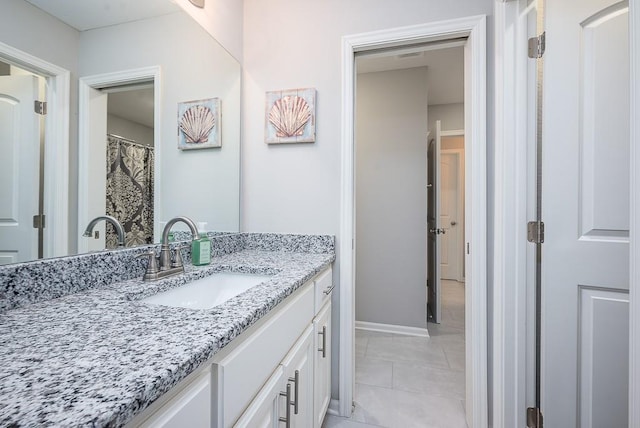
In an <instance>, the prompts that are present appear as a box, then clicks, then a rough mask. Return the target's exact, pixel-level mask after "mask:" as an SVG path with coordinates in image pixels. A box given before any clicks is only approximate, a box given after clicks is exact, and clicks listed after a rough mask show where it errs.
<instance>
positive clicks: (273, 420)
mask: <svg viewBox="0 0 640 428" xmlns="http://www.w3.org/2000/svg"><path fill="white" fill-rule="evenodd" d="M285 385H286V382H285V377H284V370H283V369H282V366H278V368H276V370H275V371H274V372H273V375H271V377H270V378H269V380H268V381H267V383H266V384H265V385H264V387H262V389H261V390H260V392H259V393H258V395H257V396H256V398H254V400H253V401H252V402H251V404H250V405H249V407H247V410H245V412H244V413H243V414H242V416H240V419H238V422H236V424H235V425H234V428H236V427H237V428H245V427H247V428H278V427H279V424H280V416H281V413H282V416H284V415H285V413H284V412H283V410H284V409H285V402H286V397H285V396H282V394H281V393H284V392H285V390H286V386H285ZM281 402H282V404H281Z"/></svg>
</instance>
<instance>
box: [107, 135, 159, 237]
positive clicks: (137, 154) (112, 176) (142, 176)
mask: <svg viewBox="0 0 640 428" xmlns="http://www.w3.org/2000/svg"><path fill="white" fill-rule="evenodd" d="M153 164H154V153H153V147H148V146H143V145H141V144H138V143H136V142H133V141H130V140H127V139H124V138H120V137H116V136H113V135H108V136H107V209H106V213H107V215H110V216H113V217H115V218H117V219H118V221H119V222H120V223H121V224H122V226H123V227H124V231H125V245H126V246H127V247H134V246H138V245H144V244H151V243H153V174H154V171H153ZM117 245H118V236H117V234H116V231H115V229H114V228H113V226H111V225H110V224H108V225H107V228H106V247H107V248H116V247H117Z"/></svg>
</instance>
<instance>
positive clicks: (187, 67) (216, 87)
mask: <svg viewBox="0 0 640 428" xmlns="http://www.w3.org/2000/svg"><path fill="white" fill-rule="evenodd" d="M155 65H160V66H161V78H160V79H161V92H162V94H161V99H160V101H159V102H160V103H161V118H160V120H161V126H160V129H159V130H156V132H159V133H160V138H161V141H160V145H159V147H156V155H157V156H159V157H160V159H161V164H160V168H159V170H157V171H156V174H157V176H158V177H159V180H160V181H159V183H160V185H159V186H158V187H157V189H158V190H159V191H160V194H161V198H162V200H161V203H160V207H159V211H158V216H159V217H158V218H159V219H160V220H168V219H170V218H172V217H175V216H177V215H186V216H188V217H191V218H192V219H193V220H194V221H205V222H207V223H208V228H209V229H210V230H217V231H237V230H238V227H239V196H238V192H239V187H240V184H239V179H240V177H239V164H240V160H239V155H240V153H239V152H240V150H239V144H240V124H239V118H240V66H239V64H238V62H237V61H235V60H234V59H233V58H232V57H231V56H230V55H229V54H228V52H226V51H225V50H224V49H223V48H222V47H221V46H220V45H219V44H217V43H215V42H214V40H213V39H212V38H211V37H210V35H209V34H207V33H206V32H205V31H204V30H203V29H202V28H201V27H199V26H198V25H194V23H193V20H192V19H191V18H190V17H189V16H188V15H187V14H185V13H182V12H178V13H175V14H170V15H164V16H161V17H159V18H154V19H149V20H144V21H137V22H135V23H130V24H122V25H117V26H112V27H106V28H102V29H96V30H90V31H86V32H83V33H82V37H81V43H80V66H79V70H80V71H79V73H80V75H81V76H90V75H94V74H102V73H107V72H115V71H123V70H129V69H135V68H141V67H149V66H155ZM213 97H218V98H220V99H221V103H222V124H221V132H222V148H215V149H206V150H185V151H181V150H178V148H177V141H178V137H177V135H178V128H177V118H178V103H179V102H183V101H190V100H199V99H206V98H213Z"/></svg>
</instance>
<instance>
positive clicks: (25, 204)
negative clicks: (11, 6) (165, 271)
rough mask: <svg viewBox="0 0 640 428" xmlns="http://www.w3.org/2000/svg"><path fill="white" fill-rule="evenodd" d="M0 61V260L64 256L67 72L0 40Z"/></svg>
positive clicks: (66, 230)
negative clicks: (0, 160) (1, 160)
mask: <svg viewBox="0 0 640 428" xmlns="http://www.w3.org/2000/svg"><path fill="white" fill-rule="evenodd" d="M0 61H1V62H0V79H1V80H2V82H3V83H2V85H3V88H2V90H0V92H1V93H2V95H0V98H1V101H0V104H1V107H0V109H1V110H2V112H1V113H0V116H1V117H2V119H0V120H1V121H2V122H3V123H2V126H1V127H0V128H2V131H0V140H2V141H1V142H0V145H1V146H2V152H3V154H4V155H6V156H7V158H8V159H11V162H9V163H8V164H7V165H5V168H3V171H4V172H3V174H5V175H4V176H3V177H2V179H1V180H0V181H1V183H2V184H0V200H1V202H2V203H0V207H2V208H1V209H2V211H3V212H2V213H0V218H2V219H3V220H2V221H0V235H1V237H0V264H8V263H15V262H23V261H31V260H34V259H38V258H43V257H54V256H60V255H66V254H67V252H68V216H67V213H68V203H69V189H68V183H69V172H68V165H69V81H70V73H69V71H68V70H64V69H62V68H60V67H58V66H55V65H53V64H50V63H48V62H46V61H42V60H41V59H39V58H36V57H34V56H32V55H30V54H27V53H25V52H23V51H20V50H18V49H15V48H13V47H11V46H8V45H6V44H3V43H1V42H0ZM18 80H21V82H20V83H18V82H17V81H18ZM15 91H18V92H19V93H14V92H15ZM45 101H46V103H45ZM42 113H46V118H47V119H46V120H45V119H44V115H43V114H42ZM45 137H46V145H45V144H44V143H45ZM45 165H49V166H50V167H45ZM54 165H55V167H53V166H54ZM44 183H46V186H45V185H44ZM16 243H18V244H19V245H15V244H16Z"/></svg>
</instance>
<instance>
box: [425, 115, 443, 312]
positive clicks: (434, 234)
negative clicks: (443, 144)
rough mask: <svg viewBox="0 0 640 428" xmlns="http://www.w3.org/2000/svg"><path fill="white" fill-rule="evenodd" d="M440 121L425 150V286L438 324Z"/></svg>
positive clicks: (430, 308) (437, 122)
mask: <svg viewBox="0 0 640 428" xmlns="http://www.w3.org/2000/svg"><path fill="white" fill-rule="evenodd" d="M440 138H441V137H440V121H439V120H437V121H436V135H435V138H434V139H433V140H431V141H430V142H429V148H428V150H427V183H428V184H427V278H428V280H427V284H428V289H429V291H428V304H429V310H430V312H431V316H432V319H433V321H434V322H436V323H440V321H441V319H442V314H441V310H440V254H439V252H440V250H439V248H440V233H439V228H440V196H439V186H440Z"/></svg>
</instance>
